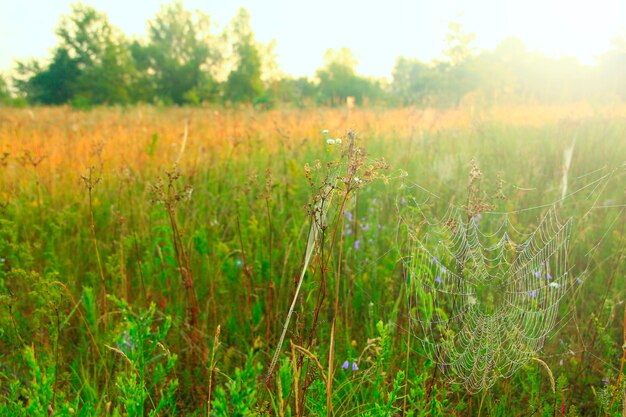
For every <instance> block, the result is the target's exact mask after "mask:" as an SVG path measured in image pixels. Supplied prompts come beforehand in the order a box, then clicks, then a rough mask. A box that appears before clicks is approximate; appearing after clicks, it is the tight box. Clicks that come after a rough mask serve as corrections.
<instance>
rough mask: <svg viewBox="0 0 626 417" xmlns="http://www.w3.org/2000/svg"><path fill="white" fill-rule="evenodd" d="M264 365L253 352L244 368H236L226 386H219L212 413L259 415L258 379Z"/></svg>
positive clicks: (221, 416)
mask: <svg viewBox="0 0 626 417" xmlns="http://www.w3.org/2000/svg"><path fill="white" fill-rule="evenodd" d="M262 369H263V367H262V366H261V364H260V363H259V362H258V361H257V360H255V358H254V354H253V353H252V352H250V353H248V357H247V360H246V363H245V366H244V367H243V368H235V371H234V374H233V376H232V377H231V378H229V380H228V382H226V384H225V385H224V386H221V385H220V386H218V387H217V389H216V390H215V395H214V399H213V401H212V402H211V408H212V410H211V413H212V414H211V415H215V416H216V417H231V416H232V417H247V416H255V415H257V412H256V410H257V400H258V392H257V379H258V378H259V376H260V375H261V370H262Z"/></svg>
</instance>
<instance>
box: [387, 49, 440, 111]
mask: <svg viewBox="0 0 626 417" xmlns="http://www.w3.org/2000/svg"><path fill="white" fill-rule="evenodd" d="M392 77H393V82H392V84H391V92H392V94H393V96H394V98H395V99H396V100H397V101H398V102H399V104H402V105H405V106H406V105H415V104H418V103H422V102H423V101H424V100H425V99H426V97H428V95H429V94H430V93H431V91H432V88H433V87H434V85H433V69H432V68H431V67H430V66H429V65H427V64H424V63H422V62H420V61H419V60H417V59H411V58H405V57H400V58H398V60H397V61H396V65H395V66H394V68H393V72H392Z"/></svg>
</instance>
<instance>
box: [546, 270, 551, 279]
mask: <svg viewBox="0 0 626 417" xmlns="http://www.w3.org/2000/svg"><path fill="white" fill-rule="evenodd" d="M546 278H547V279H548V281H550V280H551V279H552V275H550V273H549V272H548V275H547V276H546Z"/></svg>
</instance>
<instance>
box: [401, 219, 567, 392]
mask: <svg viewBox="0 0 626 417" xmlns="http://www.w3.org/2000/svg"><path fill="white" fill-rule="evenodd" d="M487 216H489V223H490V224H491V225H495V226H493V227H491V228H490V229H489V230H490V231H489V232H484V231H483V227H481V223H482V222H486V219H485V217H487ZM494 216H495V217H494ZM570 229H571V222H570V221H569V220H561V219H559V218H558V217H557V213H556V210H555V208H550V209H549V210H547V211H545V213H544V214H543V215H541V216H539V217H538V218H537V220H536V222H535V225H534V226H532V227H529V228H528V230H524V231H521V230H518V229H516V228H515V227H514V226H513V224H512V222H511V221H510V219H509V217H508V215H506V214H483V215H482V218H481V216H480V215H478V216H474V217H470V216H468V215H467V214H466V213H465V211H464V210H462V209H458V208H457V209H450V210H449V211H448V213H447V214H446V216H445V217H444V219H442V220H441V221H439V222H426V223H422V224H421V225H420V226H418V227H414V228H412V229H411V230H410V232H409V241H410V255H409V256H408V257H407V258H406V259H407V264H406V269H407V280H408V281H407V285H408V290H409V291H408V294H409V309H410V319H411V324H412V329H413V333H414V335H415V336H416V337H417V338H418V339H419V340H420V342H421V344H422V346H423V349H424V351H425V353H426V355H427V356H428V357H429V358H430V359H431V360H432V361H434V362H435V363H436V364H437V365H438V367H439V369H440V371H441V372H442V373H443V375H445V376H446V377H447V378H449V379H450V380H452V381H453V382H457V383H460V384H462V385H463V386H464V387H465V388H466V389H467V390H468V391H469V392H478V391H481V390H483V389H487V388H489V387H490V386H491V385H493V384H494V383H495V382H496V381H498V380H499V379H501V378H507V377H510V376H512V375H513V374H514V373H515V372H516V371H517V370H518V369H519V368H520V367H521V366H522V365H524V363H526V362H527V361H528V360H529V359H530V358H532V357H534V356H536V354H537V352H538V351H539V350H540V349H541V348H542V347H543V344H544V342H545V340H546V338H547V337H548V335H549V333H550V332H551V330H552V329H553V328H554V326H555V324H556V323H557V316H558V311H559V305H560V302H561V300H562V299H563V297H564V295H565V294H566V293H567V291H568V289H569V288H570V287H572V285H574V283H575V280H576V278H575V277H573V276H571V274H570V273H569V272H570V271H569V268H568V262H567V254H568V242H569V237H570Z"/></svg>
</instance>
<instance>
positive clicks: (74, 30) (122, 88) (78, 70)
mask: <svg viewBox="0 0 626 417" xmlns="http://www.w3.org/2000/svg"><path fill="white" fill-rule="evenodd" d="M55 33H56V35H57V36H58V37H59V40H60V42H59V45H57V47H56V48H55V50H54V56H53V57H52V60H51V61H50V63H49V64H48V65H47V66H42V65H41V64H40V63H38V62H37V61H31V62H20V63H18V68H17V73H18V77H16V83H15V84H16V86H17V88H18V90H19V91H20V92H21V93H22V94H23V95H24V96H25V97H26V99H27V100H28V101H29V102H31V103H40V104H62V103H67V102H69V101H74V102H75V103H78V102H80V103H81V104H87V105H91V104H101V103H125V102H127V101H129V95H130V93H129V92H130V91H131V90H132V83H133V76H134V75H135V74H136V71H135V68H134V64H133V61H132V59H131V56H130V52H129V50H128V47H127V44H126V42H125V40H124V37H123V35H122V34H121V32H120V31H118V30H116V29H115V28H114V27H112V26H111V24H110V23H109V21H108V19H107V17H106V15H104V14H102V13H100V12H98V11H97V10H95V9H94V8H92V7H89V6H85V5H82V4H76V5H73V6H72V12H71V13H70V14H69V15H68V16H63V17H62V18H61V22H60V24H59V26H58V27H57V29H56V32H55Z"/></svg>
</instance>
